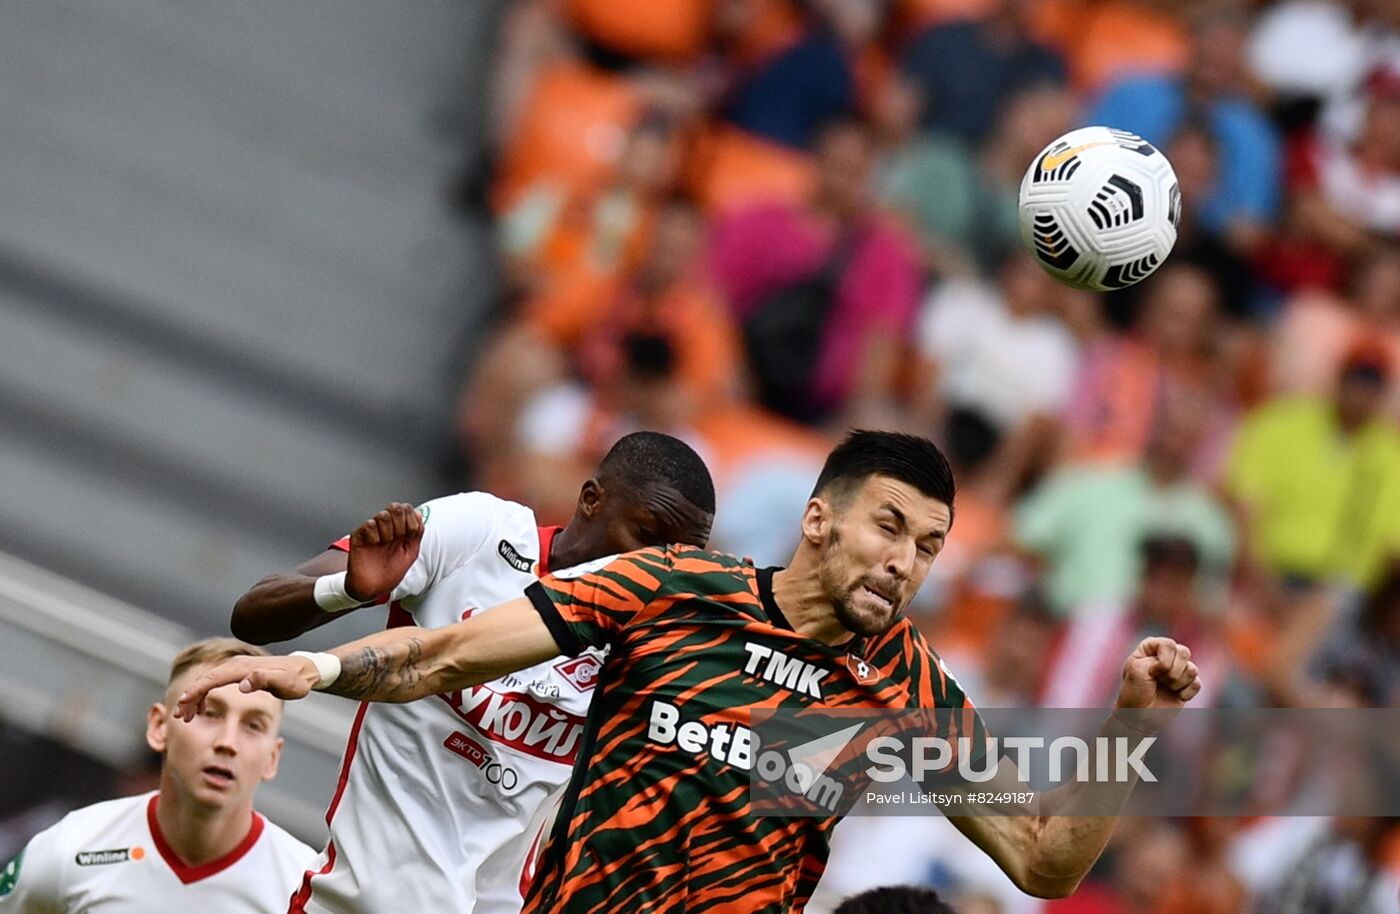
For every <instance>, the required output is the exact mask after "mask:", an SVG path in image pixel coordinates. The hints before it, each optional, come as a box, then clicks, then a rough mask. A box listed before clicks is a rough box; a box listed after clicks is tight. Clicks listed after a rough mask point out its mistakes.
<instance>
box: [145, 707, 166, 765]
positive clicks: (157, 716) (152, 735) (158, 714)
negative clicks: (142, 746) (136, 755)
mask: <svg viewBox="0 0 1400 914" xmlns="http://www.w3.org/2000/svg"><path fill="white" fill-rule="evenodd" d="M169 726H170V714H169V713H168V712H167V711H166V709H165V705H163V704H161V703H160V702H156V703H155V704H153V705H151V709H150V710H149V711H147V712H146V745H147V746H150V747H151V751H152V752H156V753H162V752H164V751H165V744H166V728H167V727H169Z"/></svg>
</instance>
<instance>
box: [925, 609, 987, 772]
mask: <svg viewBox="0 0 1400 914" xmlns="http://www.w3.org/2000/svg"><path fill="white" fill-rule="evenodd" d="M910 651H911V654H912V656H911V658H910V660H911V662H910V664H909V688H910V698H911V703H912V704H913V705H914V706H916V707H918V708H921V709H923V710H925V711H929V712H932V713H931V716H932V719H933V721H934V727H935V729H936V730H938V731H939V732H938V734H937V735H939V736H941V737H943V738H945V739H947V740H948V741H949V742H951V743H952V744H953V746H954V747H956V751H958V752H962V751H963V750H964V748H966V749H969V750H970V751H971V753H972V762H973V767H974V768H978V767H980V766H981V760H982V758H983V757H984V756H985V755H986V751H987V737H988V736H989V735H990V734H989V733H988V732H987V726H986V724H985V723H984V722H983V721H982V715H981V713H979V712H978V710H977V706H976V705H975V704H973V702H972V699H971V698H970V697H969V696H968V694H967V693H966V692H964V691H963V687H962V684H961V683H959V682H958V680H957V677H956V676H954V675H953V672H952V670H950V669H948V665H947V664H946V663H944V662H943V658H942V657H940V656H938V653H937V652H936V651H934V649H933V648H932V647H930V646H929V644H928V642H927V641H925V640H924V638H923V636H922V635H921V634H919V633H918V632H917V631H914V632H912V637H911V645H910ZM963 739H966V740H967V741H966V742H962V741H961V740H963Z"/></svg>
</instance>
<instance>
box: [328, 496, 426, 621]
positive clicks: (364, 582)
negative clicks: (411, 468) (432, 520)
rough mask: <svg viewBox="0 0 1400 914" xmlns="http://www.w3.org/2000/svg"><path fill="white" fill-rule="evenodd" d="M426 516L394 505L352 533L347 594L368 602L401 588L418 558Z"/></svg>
mask: <svg viewBox="0 0 1400 914" xmlns="http://www.w3.org/2000/svg"><path fill="white" fill-rule="evenodd" d="M422 543H423V516H422V515H421V514H419V513H418V510H417V509H416V508H414V507H413V505H409V504H404V503H403V502H395V503H394V504H392V505H390V506H389V507H387V508H385V509H384V510H383V511H380V512H379V513H378V514H376V515H374V517H371V518H370V519H369V520H367V521H365V522H364V523H363V524H360V526H358V527H356V528H355V531H354V532H353V533H351V534H350V557H349V560H348V564H347V565H346V568H345V592H346V593H348V594H349V595H350V596H351V597H352V598H354V599H356V600H360V601H362V602H365V603H368V602H370V601H371V600H373V599H374V598H376V597H378V596H380V595H381V594H386V593H388V592H389V591H391V590H393V589H394V588H395V587H397V586H398V585H399V582H400V581H402V580H403V576H404V575H406V574H408V569H409V568H411V567H412V566H413V563H414V562H415V561H416V560H417V559H418V549H419V547H420V546H421V545H422Z"/></svg>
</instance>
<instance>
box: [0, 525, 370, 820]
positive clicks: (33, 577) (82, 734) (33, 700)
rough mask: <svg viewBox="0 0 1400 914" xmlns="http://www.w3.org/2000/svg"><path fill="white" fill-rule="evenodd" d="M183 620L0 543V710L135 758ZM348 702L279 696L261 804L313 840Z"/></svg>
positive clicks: (43, 730) (102, 753)
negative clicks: (274, 752)
mask: <svg viewBox="0 0 1400 914" xmlns="http://www.w3.org/2000/svg"><path fill="white" fill-rule="evenodd" d="M196 638H197V636H196V635H195V633H193V632H192V631H190V630H188V629H186V628H184V627H182V626H180V625H177V624H175V623H172V622H169V621H167V620H165V619H162V618H160V617H158V616H155V615H152V614H150V613H148V612H145V611H143V610H140V609H137V608H136V607H134V606H130V605H128V604H125V603H122V602H120V601H118V600H115V599H113V598H111V597H108V596H106V595H103V594H101V593H98V592H96V591H94V590H91V589H89V588H86V587H83V586H81V585H79V584H76V583H74V582H73V581H70V580H68V579H66V578H64V577H62V576H60V575H57V574H54V573H52V572H49V571H46V570H44V569H41V568H38V567H36V566H34V565H31V564H29V563H27V562H23V561H20V560H19V559H16V558H14V557H12V556H9V555H5V554H3V553H0V695H4V696H5V700H4V701H3V702H0V719H4V721H5V723H7V724H9V725H11V726H16V727H21V728H24V729H26V730H28V731H30V732H36V733H40V734H42V735H45V736H48V737H50V738H52V739H55V740H58V741H60V742H62V743H64V744H65V745H68V746H71V747H73V748H74V749H77V750H79V751H81V752H84V753H87V754H88V755H90V756H92V757H93V758H95V759H98V760H101V761H102V762H104V763H106V764H108V765H111V766H113V767H118V768H120V767H123V766H125V765H128V764H131V763H134V762H136V761H138V760H139V759H140V755H141V754H142V753H147V752H149V751H150V750H149V749H148V748H147V747H146V743H145V739H144V733H145V715H146V709H147V708H148V707H149V706H150V703H151V702H152V701H154V700H156V699H158V698H159V697H160V695H161V692H162V690H163V689H164V687H165V683H166V679H167V676H168V673H169V670H170V662H171V660H172V658H173V657H174V656H175V653H176V652H177V651H178V650H179V649H180V648H181V647H183V646H184V645H186V644H188V643H190V642H191V641H194V640H196ZM354 711H355V705H354V704H352V703H350V702H346V701H339V700H337V699H334V698H331V697H329V696H325V695H312V696H310V698H309V699H307V700H305V701H299V702H292V703H290V704H288V706H287V716H286V722H285V724H284V725H283V735H284V737H285V738H286V748H285V749H284V750H283V755H282V763H281V769H280V773H279V774H278V777H277V779H276V780H275V781H273V782H272V783H270V784H266V785H264V786H263V787H262V789H261V790H260V791H259V794H258V804H257V805H258V808H259V809H260V810H261V811H263V812H264V813H266V814H267V815H268V816H269V817H271V818H272V819H273V820H274V821H276V822H277V823H278V824H280V825H282V826H283V827H284V828H286V829H288V830H289V831H291V832H292V833H294V834H296V835H297V836H298V837H300V838H302V839H303V840H305V841H307V842H308V843H311V844H313V845H315V846H319V845H320V844H321V843H322V841H323V839H324V833H325V824H324V812H325V807H326V803H327V801H328V800H329V799H330V793H331V791H332V790H333V788H334V786H335V780H336V777H335V775H336V772H337V771H338V767H339V764H340V759H341V756H342V753H343V750H344V748H345V737H346V734H347V732H348V731H349V728H350V722H351V719H352V718H353V716H354Z"/></svg>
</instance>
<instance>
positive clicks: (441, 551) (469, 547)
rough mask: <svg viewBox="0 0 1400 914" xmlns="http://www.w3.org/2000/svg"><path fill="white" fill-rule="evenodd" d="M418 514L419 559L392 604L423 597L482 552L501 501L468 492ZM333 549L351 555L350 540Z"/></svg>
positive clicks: (430, 505)
mask: <svg viewBox="0 0 1400 914" xmlns="http://www.w3.org/2000/svg"><path fill="white" fill-rule="evenodd" d="M418 513H419V514H421V515H423V541H422V543H421V545H420V546H419V549H418V558H417V560H415V561H414V563H413V565H412V566H410V567H409V569H408V573H407V574H405V575H404V577H403V580H402V581H400V582H399V586H398V587H395V588H394V591H393V593H391V594H389V600H391V601H392V600H402V599H406V598H409V597H416V596H418V595H419V594H422V593H423V592H424V591H426V590H427V589H428V588H429V587H432V586H433V585H434V584H436V583H437V582H438V581H440V580H442V579H443V578H445V577H447V575H449V574H451V573H452V572H453V571H455V570H456V569H458V568H460V567H461V566H462V565H465V564H466V563H467V562H468V561H470V560H471V558H472V557H473V556H475V555H476V554H477V553H478V552H480V551H481V549H482V547H484V546H485V545H486V544H487V543H488V542H489V541H490V539H491V532H492V530H494V529H495V526H496V517H497V515H498V514H499V513H500V500H499V499H498V498H496V497H495V496H494V495H488V494H486V493H485V492H464V493H461V494H458V495H448V496H445V497H443V498H435V499H433V500H432V501H429V502H425V503H424V504H422V505H420V506H419V508H418ZM342 544H343V545H342ZM331 548H333V549H343V550H344V551H346V552H349V551H350V543H349V539H348V538H345V539H342V540H340V541H338V542H336V543H334V544H332V546H331Z"/></svg>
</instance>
